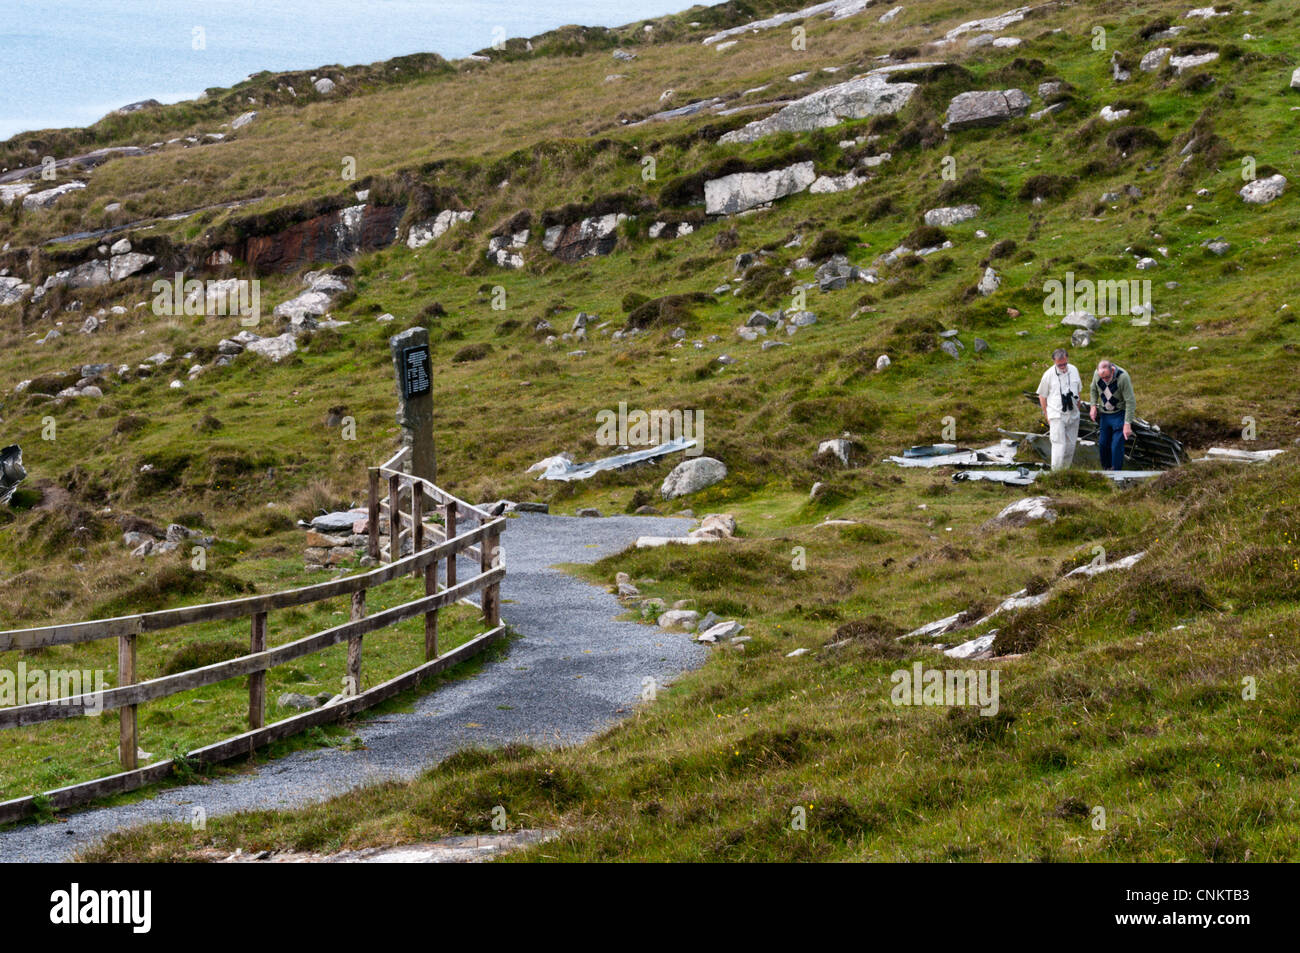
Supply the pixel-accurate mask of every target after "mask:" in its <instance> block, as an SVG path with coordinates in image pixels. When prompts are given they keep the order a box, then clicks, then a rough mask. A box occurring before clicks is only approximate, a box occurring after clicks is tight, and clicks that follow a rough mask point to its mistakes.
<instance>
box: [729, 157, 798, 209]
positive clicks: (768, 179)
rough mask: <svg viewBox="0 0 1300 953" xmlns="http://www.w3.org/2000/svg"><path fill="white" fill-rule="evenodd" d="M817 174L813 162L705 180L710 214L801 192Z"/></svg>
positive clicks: (767, 201) (752, 206)
mask: <svg viewBox="0 0 1300 953" xmlns="http://www.w3.org/2000/svg"><path fill="white" fill-rule="evenodd" d="M816 178H817V173H816V172H815V171H813V164H812V163H811V162H798V163H795V164H794V165H792V166H789V167H787V168H784V169H773V170H772V171H770V172H737V173H734V174H733V175H725V176H723V177H722V178H720V179H712V180H710V181H708V182H706V183H705V184H704V208H705V211H706V212H708V213H709V214H710V215H734V214H736V213H737V212H743V211H746V210H747V209H751V208H757V207H758V206H760V205H766V204H767V203H769V202H773V201H775V200H777V199H779V198H784V197H785V196H787V195H793V194H795V193H796V192H802V191H803V190H804V189H806V188H808V186H810V185H812V183H813V180H815V179H816Z"/></svg>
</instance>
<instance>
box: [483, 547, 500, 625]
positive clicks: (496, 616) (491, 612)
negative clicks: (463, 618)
mask: <svg viewBox="0 0 1300 953" xmlns="http://www.w3.org/2000/svg"><path fill="white" fill-rule="evenodd" d="M500 540H501V531H500V530H499V529H493V530H489V531H488V534H487V535H486V536H484V537H483V541H482V542H481V543H479V547H480V551H481V553H482V558H481V559H480V560H479V569H480V571H482V572H487V571H488V570H490V569H492V568H494V567H495V565H496V561H497V560H496V556H497V547H498V546H499V545H500ZM483 622H484V623H485V624H486V625H487V626H488V628H490V629H495V628H496V627H497V626H498V625H500V623H501V585H500V584H499V583H495V582H494V583H492V584H491V585H490V586H485V587H484V589H483Z"/></svg>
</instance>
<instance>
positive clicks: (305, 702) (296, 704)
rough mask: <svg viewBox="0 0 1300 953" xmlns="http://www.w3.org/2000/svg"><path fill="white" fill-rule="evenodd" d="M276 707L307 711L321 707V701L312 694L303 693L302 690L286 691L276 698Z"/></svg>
mask: <svg viewBox="0 0 1300 953" xmlns="http://www.w3.org/2000/svg"><path fill="white" fill-rule="evenodd" d="M275 707H276V708H293V709H295V710H297V711H307V710H309V709H312V708H319V707H320V703H319V702H318V701H317V700H316V699H314V698H312V697H311V696H310V695H303V694H301V693H300V692H285V693H284V694H283V695H281V696H280V697H279V698H277V699H276V701H275Z"/></svg>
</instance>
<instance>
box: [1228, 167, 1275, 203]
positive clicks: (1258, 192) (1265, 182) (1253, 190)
mask: <svg viewBox="0 0 1300 953" xmlns="http://www.w3.org/2000/svg"><path fill="white" fill-rule="evenodd" d="M1285 190H1286V176H1284V175H1282V174H1280V173H1279V174H1276V175H1270V176H1269V177H1268V178H1267V179H1255V180H1254V181H1253V182H1247V183H1246V184H1245V185H1244V186H1242V188H1241V191H1240V192H1238V193H1237V194H1238V195H1240V196H1241V197H1242V199H1243V200H1245V201H1246V202H1248V203H1249V204H1251V205H1267V204H1268V203H1269V202H1272V201H1273V200H1274V199H1276V198H1278V197H1280V196H1281V195H1282V193H1283V192H1284V191H1285Z"/></svg>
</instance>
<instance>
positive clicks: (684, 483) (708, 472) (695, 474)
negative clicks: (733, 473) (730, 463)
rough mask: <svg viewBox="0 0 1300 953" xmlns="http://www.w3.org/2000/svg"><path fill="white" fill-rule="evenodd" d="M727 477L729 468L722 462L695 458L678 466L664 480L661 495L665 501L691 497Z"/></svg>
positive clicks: (707, 458) (706, 458)
mask: <svg viewBox="0 0 1300 953" xmlns="http://www.w3.org/2000/svg"><path fill="white" fill-rule="evenodd" d="M726 475H727V468H726V466H725V465H724V464H723V462H722V461H721V460H715V459H714V458H713V457H695V458H694V459H691V460H683V461H682V462H681V463H679V464H677V466H675V467H674V468H673V470H672V472H671V473H669V474H668V476H667V477H665V478H664V482H663V486H662V487H660V490H659V492H660V495H661V496H662V497H663V498H664V499H665V500H671V499H675V498H677V497H679V496H689V495H690V494H692V493H696V492H698V491H700V490H703V489H704V488H705V487H709V486H712V485H713V484H715V483H717V482H718V481H719V480H721V479H723V478H724V477H725V476H726Z"/></svg>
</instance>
